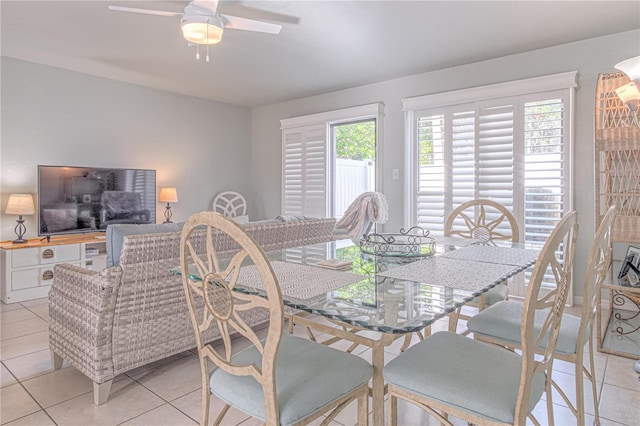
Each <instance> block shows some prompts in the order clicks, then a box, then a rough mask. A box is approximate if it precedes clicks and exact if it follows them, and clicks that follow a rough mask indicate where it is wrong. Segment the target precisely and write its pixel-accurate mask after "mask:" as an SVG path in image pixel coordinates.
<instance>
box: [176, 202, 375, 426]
mask: <svg viewBox="0 0 640 426" xmlns="http://www.w3.org/2000/svg"><path fill="white" fill-rule="evenodd" d="M203 230H206V231H203ZM203 232H206V236H205V237H204V242H203V235H202V234H203ZM217 232H220V233H221V234H222V235H226V236H228V237H230V238H232V239H233V240H234V241H235V242H236V243H237V244H238V246H239V250H238V251H236V252H235V254H233V256H232V257H231V258H230V259H222V258H220V257H219V253H216V251H215V249H214V243H213V241H212V238H214V237H213V236H214V235H220V234H217ZM180 254H181V257H180V267H181V270H182V274H181V275H182V284H183V287H184V291H185V296H186V300H187V305H188V308H189V313H190V316H191V321H192V323H193V329H194V332H195V337H196V343H197V349H198V356H199V358H200V367H201V374H202V410H201V424H202V425H208V424H209V423H208V422H209V420H208V419H209V399H210V395H211V394H214V395H215V396H216V397H218V398H219V399H220V400H222V401H223V402H224V403H225V405H224V408H223V409H222V410H221V412H220V413H219V415H218V417H217V419H216V421H215V424H221V422H222V421H223V418H224V416H225V414H226V413H227V412H228V410H229V408H230V407H234V408H236V409H238V410H240V411H242V412H244V413H246V414H248V415H250V416H252V417H254V418H257V419H258V420H259V421H261V422H264V423H265V424H267V425H298V424H307V423H309V422H312V421H314V420H317V419H318V418H320V417H321V416H323V415H327V417H326V418H325V419H324V420H323V421H322V424H323V425H325V424H328V423H330V422H331V421H332V420H333V419H334V418H335V416H336V415H337V414H338V413H339V412H340V411H341V410H342V409H343V408H345V407H346V406H347V405H349V404H350V403H351V402H352V401H354V400H357V401H358V402H357V405H358V408H357V412H358V424H359V425H361V426H363V425H366V424H367V415H368V413H367V412H368V397H369V380H370V379H371V377H372V374H373V367H372V366H371V365H370V364H369V363H367V362H366V361H365V360H363V359H362V358H359V357H357V356H355V355H351V354H348V353H345V352H342V351H339V350H337V349H333V348H330V347H327V346H323V345H321V344H318V343H315V342H312V341H310V340H307V339H302V338H299V337H296V336H292V335H289V334H287V333H283V328H284V307H283V302H282V294H281V292H280V285H279V283H278V279H277V277H276V275H275V273H274V271H273V268H272V266H271V263H270V262H269V260H268V259H267V257H266V255H265V253H264V252H263V250H262V249H261V248H260V247H259V246H258V245H257V243H256V242H255V241H254V240H253V238H252V237H251V236H249V235H248V234H247V233H246V232H245V231H244V230H243V229H242V228H241V227H240V226H239V225H238V224H236V223H235V222H233V221H232V220H230V219H227V218H225V217H223V216H221V215H220V214H217V213H214V212H202V213H197V214H195V215H193V216H191V217H190V218H189V219H188V220H187V222H186V223H185V225H184V227H183V230H182V236H181V241H180ZM244 265H251V267H253V268H255V271H256V273H255V274H253V275H255V276H257V277H258V278H259V280H260V282H261V284H262V286H263V288H264V294H263V295H262V296H261V295H256V294H249V293H248V292H244V293H243V292H241V291H238V290H239V289H237V288H236V284H237V282H238V278H239V275H240V271H241V267H243V266H244ZM190 268H194V269H193V270H192V269H190ZM255 284H256V285H258V286H259V284H260V283H258V282H256V283H255ZM263 296H264V297H263ZM254 312H257V313H261V314H264V312H267V313H268V325H267V330H266V338H265V339H261V338H260V337H258V335H257V334H256V333H255V331H254V330H252V329H251V327H249V326H248V324H247V322H246V320H245V318H247V316H250V315H252V314H253V313H254ZM212 327H217V328H218V329H219V331H220V334H221V336H222V338H221V341H219V342H213V343H211V342H205V341H204V337H203V334H204V333H206V331H207V330H209V329H210V328H212ZM233 333H236V336H233V338H232V334H233ZM238 347H244V348H245V349H242V350H240V351H237V350H236V349H237V348H238ZM210 364H213V366H214V367H215V368H213V369H212V370H210V368H209V367H210Z"/></svg>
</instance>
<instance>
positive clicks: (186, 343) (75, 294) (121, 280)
mask: <svg viewBox="0 0 640 426" xmlns="http://www.w3.org/2000/svg"><path fill="white" fill-rule="evenodd" d="M334 225H335V219H311V218H305V219H302V220H286V221H282V220H269V221H263V222H256V223H248V224H246V225H243V226H244V228H245V230H246V231H247V232H248V233H249V234H250V235H252V236H253V238H254V239H255V240H256V241H257V242H258V243H259V244H260V245H261V246H262V247H263V249H264V250H265V251H271V250H278V249H284V248H289V247H297V246H302V245H308V244H314V243H320V242H326V241H331V240H333V239H334V236H333V228H334ZM127 227H129V228H130V229H128V230H127V229H126V228H127ZM180 228H181V225H178V224H166V225H156V224H153V225H113V226H110V227H109V228H108V230H107V251H108V257H110V258H111V259H110V264H111V265H112V266H107V268H105V269H103V270H102V271H92V270H89V269H84V268H81V267H78V266H75V265H71V264H62V265H56V266H55V272H54V282H53V285H52V287H51V291H50V292H49V317H50V321H49V346H50V349H51V355H52V361H53V365H54V368H55V369H58V368H61V366H62V362H63V360H67V361H68V362H69V363H70V364H71V365H72V366H74V367H75V368H77V369H78V370H79V371H81V372H82V373H83V374H85V375H86V376H87V377H89V378H90V379H91V380H92V381H93V384H94V385H93V391H94V402H95V404H96V405H100V404H103V403H104V402H106V401H107V399H108V397H109V392H110V389H111V383H112V382H113V379H114V378H115V377H116V376H117V375H119V374H121V373H124V372H126V371H129V370H132V369H134V368H137V367H140V366H143V365H146V364H149V363H151V362H154V361H157V360H160V359H163V358H166V357H169V356H171V355H174V354H178V353H180V352H184V351H186V350H189V349H192V348H194V347H195V335H194V332H193V328H192V324H191V320H190V317H189V312H188V308H187V304H186V301H185V298H184V290H183V288H182V281H181V277H180V276H177V275H174V274H172V273H171V272H170V270H171V268H173V267H175V266H177V265H179V264H180V258H179V256H180V254H179V252H180V235H181V232H180ZM212 239H213V241H214V246H215V247H216V249H217V250H218V251H219V253H222V254H223V255H224V254H225V253H226V254H228V255H231V254H232V253H233V252H234V251H235V250H237V248H238V246H237V245H236V243H235V241H233V240H231V239H230V238H229V237H228V236H226V235H220V234H217V235H216V234H214V235H212ZM205 240H206V234H205V233H204V232H202V233H201V235H199V240H198V243H197V244H196V249H197V250H201V251H203V252H204V247H205ZM109 252H111V253H110V256H109ZM266 318H267V316H266V313H265V314H264V315H258V316H256V317H253V318H245V320H246V321H248V323H249V324H250V325H251V326H255V325H258V324H260V323H262V322H264V321H265V320H266ZM207 337H208V339H210V340H214V339H216V338H218V337H219V334H218V332H217V330H215V329H213V330H211V333H210V334H209V335H208V336H207Z"/></svg>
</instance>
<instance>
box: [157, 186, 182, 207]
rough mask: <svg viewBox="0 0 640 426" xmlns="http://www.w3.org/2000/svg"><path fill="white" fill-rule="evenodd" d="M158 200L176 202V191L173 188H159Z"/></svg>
mask: <svg viewBox="0 0 640 426" xmlns="http://www.w3.org/2000/svg"><path fill="white" fill-rule="evenodd" d="M158 201H160V202H161V203H177V202H178V192H177V191H176V189H175V188H160V195H159V196H158Z"/></svg>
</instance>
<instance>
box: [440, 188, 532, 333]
mask: <svg viewBox="0 0 640 426" xmlns="http://www.w3.org/2000/svg"><path fill="white" fill-rule="evenodd" d="M444 235H445V236H446V237H454V236H455V237H461V238H469V239H477V240H481V241H484V242H488V243H490V242H492V241H510V242H512V243H517V242H519V241H520V228H519V227H518V221H517V220H516V218H515V216H514V215H513V214H512V213H511V212H510V211H509V210H508V209H507V208H506V207H505V206H503V205H502V204H500V203H498V202H496V201H493V200H487V199H482V198H481V199H477V200H470V201H467V202H465V203H462V204H461V205H459V206H458V207H457V208H455V209H454V210H453V211H452V212H451V214H450V215H449V217H448V218H447V220H446V222H445V224H444ZM502 284H503V285H499V286H496V287H493V288H492V289H490V290H489V291H487V292H486V293H484V294H482V295H480V296H478V297H476V298H475V299H473V300H472V301H470V302H467V303H466V304H465V307H467V306H473V307H476V308H477V309H478V311H482V310H483V309H484V308H485V307H487V306H491V305H493V304H494V303H496V302H500V301H502V300H507V299H508V298H509V287H508V282H507V281H504V282H503V283H502ZM462 309H463V308H458V309H456V311H455V312H453V313H452V314H451V315H449V331H453V332H455V331H456V329H457V327H458V320H460V319H463V320H469V318H471V316H469V315H465V314H463V313H462ZM467 333H468V331H465V332H464V334H467Z"/></svg>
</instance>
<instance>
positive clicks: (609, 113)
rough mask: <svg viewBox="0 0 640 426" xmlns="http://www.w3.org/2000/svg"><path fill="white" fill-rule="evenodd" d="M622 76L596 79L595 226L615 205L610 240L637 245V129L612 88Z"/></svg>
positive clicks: (639, 170)
mask: <svg viewBox="0 0 640 426" xmlns="http://www.w3.org/2000/svg"><path fill="white" fill-rule="evenodd" d="M628 82H629V78H628V77H627V76H626V75H625V74H623V73H608V74H600V75H599V76H598V83H597V86H596V100H595V102H596V105H595V168H596V170H595V178H596V194H595V195H596V197H595V198H596V214H595V217H596V227H598V225H599V224H600V222H601V220H602V217H603V216H604V214H605V213H606V211H607V209H608V208H609V206H611V205H613V204H615V205H617V206H618V217H617V218H616V220H615V222H614V224H613V228H612V240H613V241H616V242H627V243H640V129H639V128H638V127H636V126H635V124H633V119H632V116H631V114H632V112H630V111H629V109H628V108H627V107H626V106H625V105H624V104H623V103H622V101H620V99H619V98H618V96H617V95H616V92H615V89H617V88H618V87H620V86H622V85H623V84H626V83H628ZM635 113H638V111H635Z"/></svg>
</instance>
